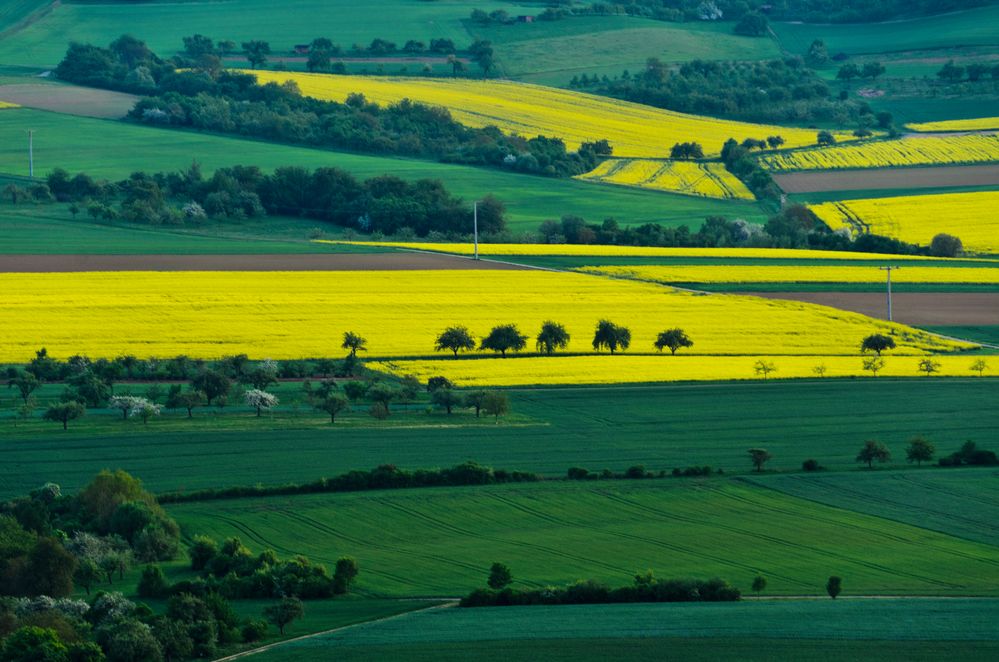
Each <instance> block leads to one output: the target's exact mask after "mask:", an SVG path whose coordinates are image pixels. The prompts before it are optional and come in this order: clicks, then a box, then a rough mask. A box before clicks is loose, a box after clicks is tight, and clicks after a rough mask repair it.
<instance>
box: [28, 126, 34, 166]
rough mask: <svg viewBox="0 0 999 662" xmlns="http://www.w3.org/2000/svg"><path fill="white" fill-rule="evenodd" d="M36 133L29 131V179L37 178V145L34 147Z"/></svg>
mask: <svg viewBox="0 0 999 662" xmlns="http://www.w3.org/2000/svg"><path fill="white" fill-rule="evenodd" d="M34 138H35V131H34V129H28V177H31V178H34V176H35V145H34V142H35V141H34Z"/></svg>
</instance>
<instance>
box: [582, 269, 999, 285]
mask: <svg viewBox="0 0 999 662" xmlns="http://www.w3.org/2000/svg"><path fill="white" fill-rule="evenodd" d="M576 271H581V272H583V273H591V274H598V275H602V276H613V277H615V278H630V279H633V280H645V281H649V282H652V283H663V284H667V285H668V284H683V283H881V282H883V281H884V279H885V273H884V271H881V270H880V269H878V265H875V264H872V265H871V266H869V267H857V266H835V265H833V266H829V265H815V266H803V265H799V264H792V265H776V264H774V265H744V264H736V265H703V264H696V265H687V264H681V265H669V266H665V265H664V266H659V265H650V266H634V267H632V266H627V267H623V266H592V267H580V268H578V269H576ZM892 280H893V281H895V282H896V283H990V284H999V269H992V268H988V267H910V266H907V267H905V268H904V269H900V270H899V271H898V272H897V273H893V274H892Z"/></svg>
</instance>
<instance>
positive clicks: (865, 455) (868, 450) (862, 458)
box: [857, 439, 891, 469]
mask: <svg viewBox="0 0 999 662" xmlns="http://www.w3.org/2000/svg"><path fill="white" fill-rule="evenodd" d="M890 459H891V452H890V451H889V450H888V447H887V446H885V445H884V444H882V443H881V442H880V441H874V440H873V439H868V440H867V441H865V442H864V447H863V448H861V449H860V452H859V453H857V462H866V463H867V468H868V469H872V468H874V460H877V461H878V462H880V463H881V464H884V463H885V462H887V461H888V460H890Z"/></svg>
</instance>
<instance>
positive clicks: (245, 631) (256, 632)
mask: <svg viewBox="0 0 999 662" xmlns="http://www.w3.org/2000/svg"><path fill="white" fill-rule="evenodd" d="M240 634H242V635H243V641H245V642H246V643H252V642H254V641H260V640H261V639H263V638H264V637H265V636H266V635H267V621H253V620H251V621H247V622H246V623H244V624H243V628H242V630H241V631H240Z"/></svg>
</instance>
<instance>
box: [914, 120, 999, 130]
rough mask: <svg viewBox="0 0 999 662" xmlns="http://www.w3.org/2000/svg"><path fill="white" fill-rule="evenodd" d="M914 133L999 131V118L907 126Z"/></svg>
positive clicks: (944, 121) (922, 123)
mask: <svg viewBox="0 0 999 662" xmlns="http://www.w3.org/2000/svg"><path fill="white" fill-rule="evenodd" d="M905 128H907V129H911V130H912V131H984V130H988V129H999V117H976V118H975V119H970V120H943V121H940V122H919V123H916V124H906V125H905Z"/></svg>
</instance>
